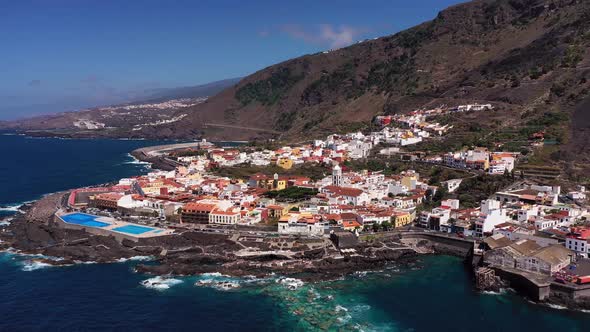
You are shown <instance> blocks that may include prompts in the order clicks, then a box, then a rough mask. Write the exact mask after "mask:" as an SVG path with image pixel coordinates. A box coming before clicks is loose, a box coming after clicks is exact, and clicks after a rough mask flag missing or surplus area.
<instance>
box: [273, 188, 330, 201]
mask: <svg viewBox="0 0 590 332" xmlns="http://www.w3.org/2000/svg"><path fill="white" fill-rule="evenodd" d="M317 193H318V191H317V189H314V188H302V187H289V188H286V189H283V190H272V191H268V192H266V193H264V196H266V197H268V198H274V199H276V200H277V201H283V202H284V201H289V202H293V201H303V200H307V199H310V198H311V197H313V196H315V194H317Z"/></svg>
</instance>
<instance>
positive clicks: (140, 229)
mask: <svg viewBox="0 0 590 332" xmlns="http://www.w3.org/2000/svg"><path fill="white" fill-rule="evenodd" d="M113 230H114V231H117V232H121V233H129V234H134V235H138V234H143V233H146V232H149V231H153V230H154V228H151V227H145V226H137V225H126V226H121V227H117V228H113Z"/></svg>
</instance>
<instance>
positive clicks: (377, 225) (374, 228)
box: [373, 223, 380, 232]
mask: <svg viewBox="0 0 590 332" xmlns="http://www.w3.org/2000/svg"><path fill="white" fill-rule="evenodd" d="M379 228H380V227H379V224H378V223H374V224H373V232H379Z"/></svg>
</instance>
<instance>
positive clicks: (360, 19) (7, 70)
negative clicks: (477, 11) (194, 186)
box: [0, 0, 460, 119]
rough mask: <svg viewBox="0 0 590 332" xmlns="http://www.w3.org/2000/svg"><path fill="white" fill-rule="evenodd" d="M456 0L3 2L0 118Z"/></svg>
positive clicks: (168, 83) (213, 68) (347, 33)
mask: <svg viewBox="0 0 590 332" xmlns="http://www.w3.org/2000/svg"><path fill="white" fill-rule="evenodd" d="M458 2H460V1H457V0H412V1H407V0H390V1H381V0H374V1H371V0H364V1H358V0H356V1H348V0H342V1H320V0H312V1H308V0H303V1H301V0H298V1H281V0H275V1H254V0H250V1H245V0H244V1H230V0H216V1H206V0H204V1H173V0H170V1H163V0H162V1H152V0H141V1H139V0H135V1H132V0H124V1H122V0H100V1H99V0H95V1H90V0H39V1H27V0H18V1H0V45H2V48H1V49H2V51H1V52H0V119H9V118H18V117H23V116H28V115H31V114H38V113H51V112H57V111H67V110H73V109H76V108H80V107H87V106H93V105H104V104H109V103H117V102H124V101H126V100H129V99H131V98H134V97H137V96H140V95H141V94H142V93H144V91H146V90H149V89H156V88H164V87H177V86H189V85H197V84H202V83H207V82H211V81H215V80H220V79H225V78H231V77H238V76H244V75H248V74H250V73H252V72H254V71H256V70H259V69H262V68H264V67H266V66H269V65H272V64H274V63H278V62H281V61H283V60H287V59H289V58H293V57H296V56H300V55H304V54H308V53H315V52H318V51H321V50H325V49H329V48H332V47H342V46H346V45H347V44H350V43H351V42H354V41H357V40H360V39H364V38H373V37H378V36H383V35H388V34H391V33H395V32H397V31H400V30H403V29H405V28H408V27H411V26H413V25H416V24H418V23H421V22H423V21H426V20H429V19H432V18H433V17H435V16H436V14H437V12H439V11H440V10H442V9H444V8H446V7H448V6H449V5H452V4H456V3H458Z"/></svg>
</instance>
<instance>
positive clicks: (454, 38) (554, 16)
mask: <svg viewBox="0 0 590 332" xmlns="http://www.w3.org/2000/svg"><path fill="white" fill-rule="evenodd" d="M589 27H590V3H589V2H588V1H582V0H578V1H576V0H476V1H472V2H469V3H465V4H460V5H456V6H453V7H450V8H448V9H446V10H444V11H442V12H441V13H439V15H438V16H437V17H436V18H435V19H433V20H432V21H430V22H426V23H423V24H421V25H419V26H416V27H414V28H412V29H409V30H406V31H403V32H400V33H397V34H395V35H392V36H387V37H382V38H379V39H376V40H368V41H364V42H362V43H358V44H355V45H352V46H350V47H347V48H343V49H339V50H335V51H331V52H329V53H318V54H313V55H306V56H302V57H299V58H296V59H292V60H289V61H286V62H283V63H279V64H277V65H274V66H270V67H268V68H265V69H263V70H261V71H259V72H256V73H254V74H252V75H250V76H248V77H246V78H244V79H243V80H241V81H240V82H239V84H237V85H235V86H232V87H229V88H228V89H226V90H224V91H222V92H221V93H219V94H218V95H216V96H214V97H212V98H210V99H209V100H207V101H206V102H205V103H203V104H200V105H197V106H195V107H193V108H191V110H190V112H189V113H188V115H187V117H186V118H185V119H183V120H182V121H178V122H176V123H174V124H172V125H170V126H164V127H158V128H149V127H146V128H144V129H143V130H142V131H141V133H138V134H139V135H143V136H147V137H178V138H180V137H183V138H186V137H199V136H202V135H205V136H207V137H211V138H217V139H252V138H257V137H270V136H273V135H274V134H273V133H275V132H280V133H282V137H283V138H287V139H291V140H298V139H301V138H308V137H313V136H319V135H324V134H325V133H326V132H327V131H333V130H336V131H338V130H349V129H353V128H358V127H359V126H360V125H362V124H366V123H368V122H369V121H370V120H371V119H372V118H373V117H374V116H375V115H377V114H383V113H395V112H406V111H410V110H412V109H415V108H418V107H428V106H438V105H440V104H447V105H451V104H453V105H454V104H460V103H467V102H475V101H477V102H491V103H493V104H494V105H496V106H497V108H498V109H499V111H498V113H495V118H490V119H482V120H485V121H490V122H491V121H495V122H500V123H499V124H497V125H496V127H498V128H495V129H501V128H502V126H512V127H515V126H519V125H525V124H526V123H535V121H536V122H540V123H543V122H544V121H545V120H546V119H544V117H545V115H544V114H545V113H549V115H548V117H549V118H550V119H553V118H554V116H553V114H554V113H563V114H566V115H567V118H566V119H565V120H564V119H562V118H559V117H558V118H559V121H560V122H564V123H561V124H560V126H556V127H555V128H553V129H552V130H553V131H554V133H553V134H555V135H554V136H558V137H556V138H557V139H559V140H560V141H562V142H568V143H569V144H577V143H576V142H578V141H579V139H578V136H576V137H572V135H569V134H568V133H569V132H564V133H559V132H558V131H559V130H560V129H559V128H561V129H564V128H565V129H568V130H569V129H573V128H574V127H575V128H577V129H576V130H577V131H579V130H581V129H579V128H587V127H589V126H588V122H589V121H590V120H589V119H588V118H589V116H588V115H587V114H586V113H585V112H586V111H585V109H586V108H584V107H581V108H580V107H578V105H584V102H585V100H586V99H587V98H588V87H589V86H588V75H589V73H588V69H589V68H590V67H589V66H590V57H589V52H588V45H589V40H590V35H589V33H588V31H589ZM575 110H577V111H576V112H577V113H576V114H577V115H576V118H577V119H581V120H580V121H579V122H578V121H576V124H575V126H569V125H568V124H566V123H565V122H567V119H569V118H570V116H572V114H573V112H574V111H575ZM359 123H360V125H359ZM484 124H485V123H484ZM224 126H227V127H224ZM237 126H239V127H245V128H248V129H244V130H236V127H237ZM252 128H260V130H258V131H257V130H253V129H252ZM484 129H490V128H484ZM491 129H494V128H491ZM578 143H579V142H578Z"/></svg>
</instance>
